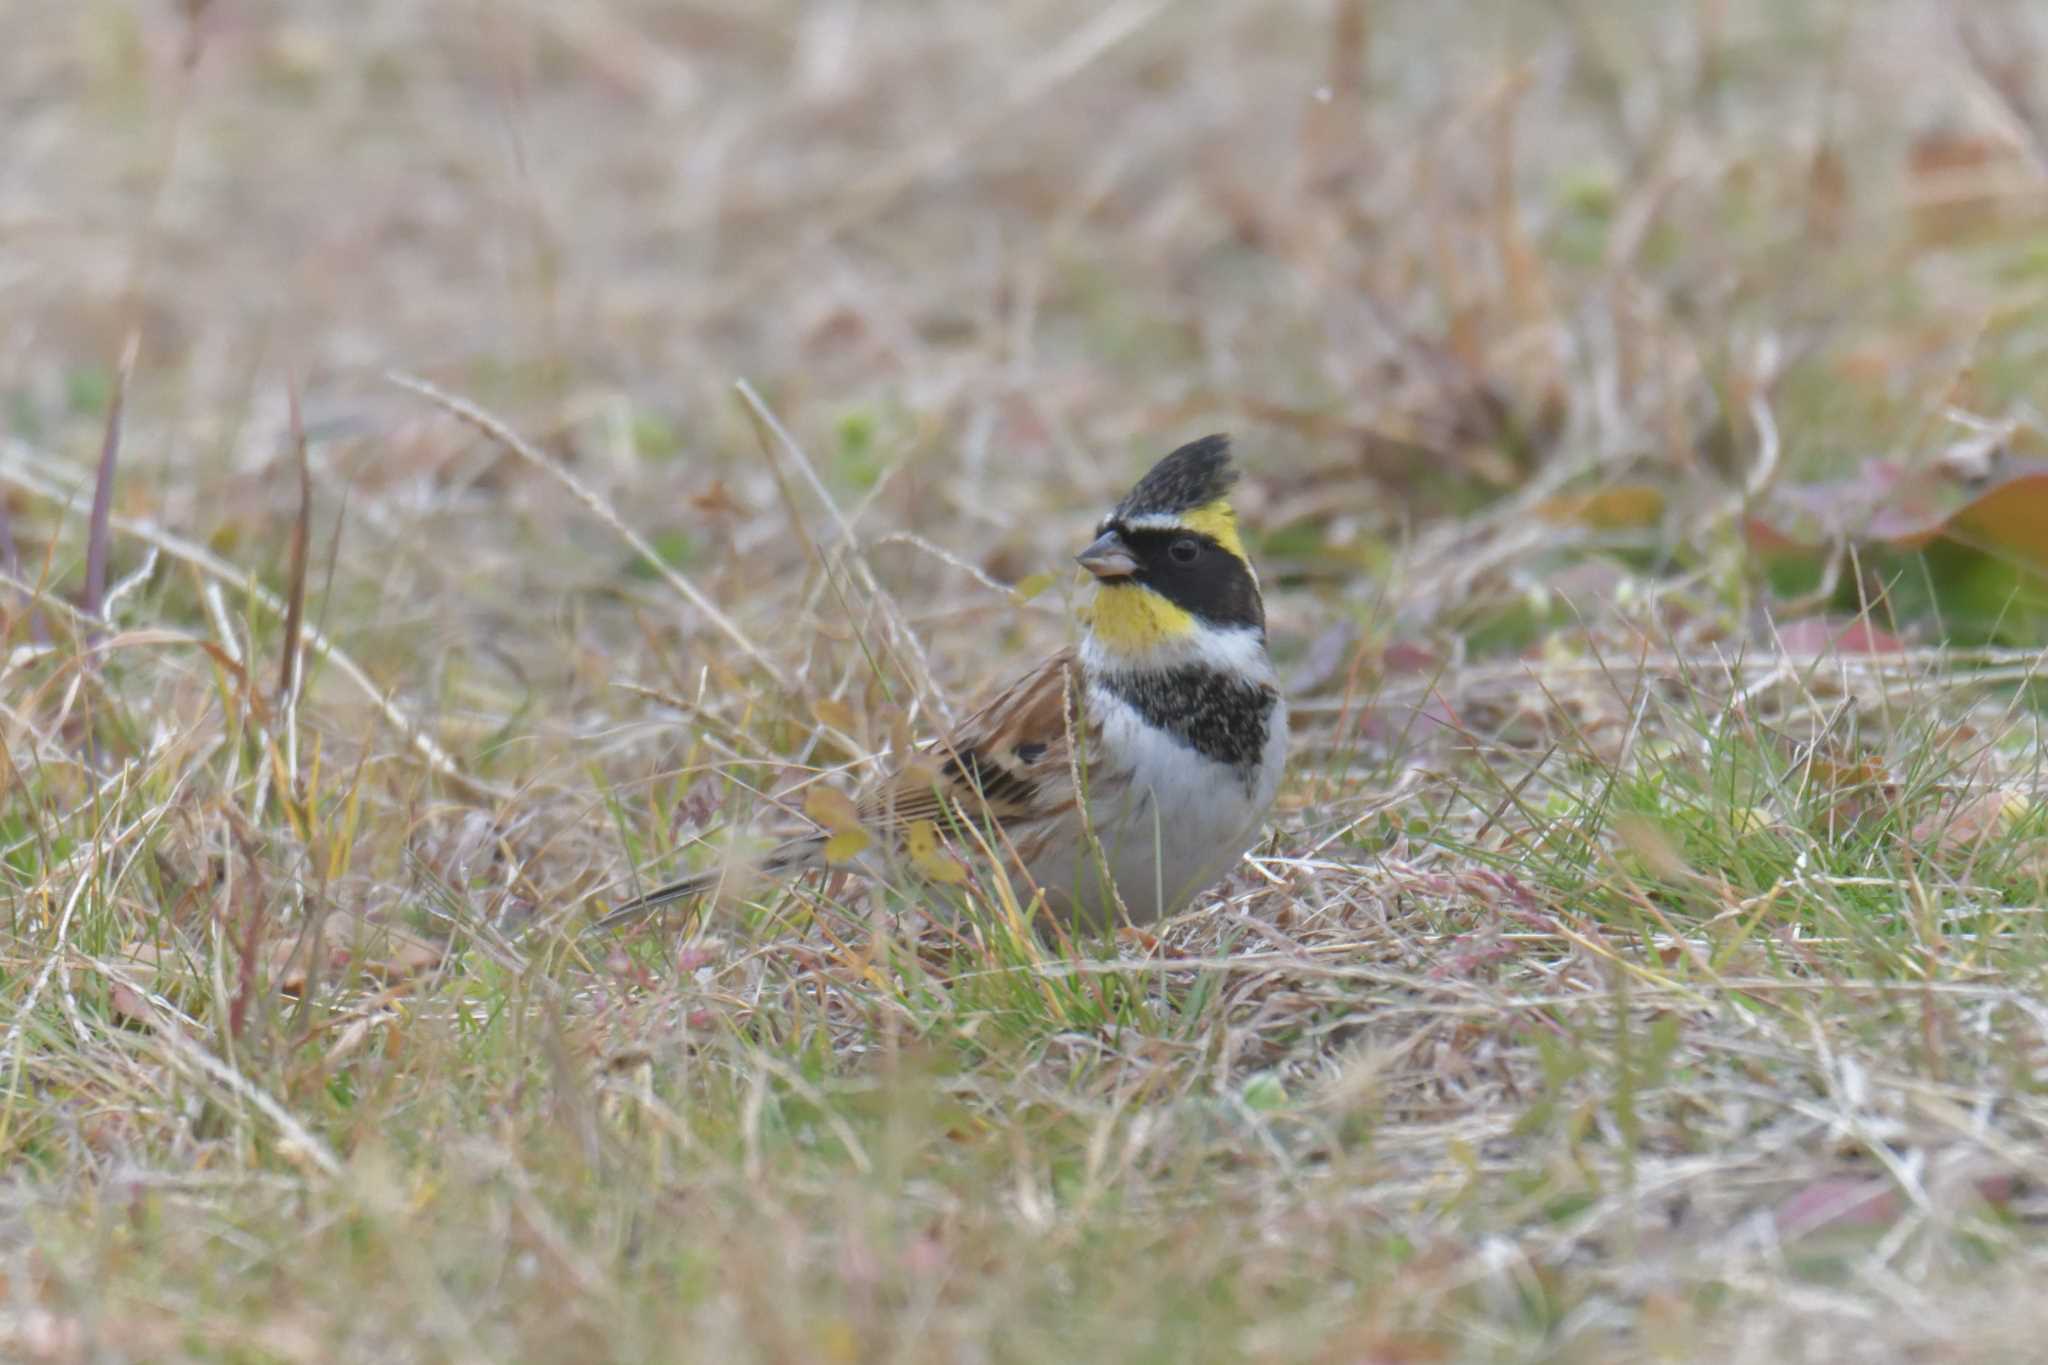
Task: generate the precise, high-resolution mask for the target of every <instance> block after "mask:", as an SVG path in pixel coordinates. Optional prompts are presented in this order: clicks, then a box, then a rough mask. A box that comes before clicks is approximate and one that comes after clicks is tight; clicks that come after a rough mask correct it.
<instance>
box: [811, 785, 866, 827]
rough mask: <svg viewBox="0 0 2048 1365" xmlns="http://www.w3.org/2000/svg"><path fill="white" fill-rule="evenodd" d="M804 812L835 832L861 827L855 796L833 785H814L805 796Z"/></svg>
mask: <svg viewBox="0 0 2048 1365" xmlns="http://www.w3.org/2000/svg"><path fill="white" fill-rule="evenodd" d="M804 814H805V815H807V816H809V817H810V818H811V819H812V820H814V821H816V822H817V823H818V824H819V825H821V826H823V827H824V828H826V829H829V830H831V831H832V832H833V833H834V834H845V833H847V832H848V831H850V830H857V829H859V828H860V811H859V809H858V808H856V807H855V806H854V804H853V798H852V797H850V796H848V795H847V794H846V793H845V792H843V791H839V790H838V789H836V788H833V787H812V788H811V789H810V791H809V792H808V793H806V794H805V796H804Z"/></svg>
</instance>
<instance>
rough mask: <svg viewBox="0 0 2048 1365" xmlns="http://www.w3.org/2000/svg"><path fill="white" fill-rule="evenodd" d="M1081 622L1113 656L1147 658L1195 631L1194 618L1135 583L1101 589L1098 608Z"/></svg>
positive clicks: (1085, 612) (1087, 609)
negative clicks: (1143, 656) (1146, 655)
mask: <svg viewBox="0 0 2048 1365" xmlns="http://www.w3.org/2000/svg"><path fill="white" fill-rule="evenodd" d="M1081 619H1082V620H1083V621H1086V622H1087V623H1088V626H1089V628H1090V629H1091V630H1093V631H1094V632H1095V638H1096V640H1097V641H1098V642H1099V643H1101V645H1102V646H1103V647H1104V648H1105V649H1107V650H1109V651H1110V652H1111V653H1113V654H1133V655H1138V654H1146V653H1149V652H1151V651H1152V650H1155V649H1157V648H1159V646H1161V645H1164V644H1170V643H1172V642H1173V641H1175V640H1180V639H1184V638H1186V637H1187V635H1188V634H1189V633H1190V632H1191V631H1193V630H1194V628H1195V618H1194V617H1193V616H1192V615H1190V614H1189V613H1188V612H1185V611H1183V610H1181V608H1179V607H1176V606H1175V605H1174V604H1173V603H1171V602H1169V601H1167V600H1166V599H1165V598H1164V597H1161V596H1160V595H1159V594H1158V593H1156V592H1154V591H1152V589H1150V588H1141V587H1139V586H1138V585H1137V584H1136V583H1113V582H1112V583H1104V584H1102V585H1100V586H1099V587H1097V588H1096V590H1095V604H1094V605H1093V606H1091V607H1085V608H1083V609H1082V612H1081Z"/></svg>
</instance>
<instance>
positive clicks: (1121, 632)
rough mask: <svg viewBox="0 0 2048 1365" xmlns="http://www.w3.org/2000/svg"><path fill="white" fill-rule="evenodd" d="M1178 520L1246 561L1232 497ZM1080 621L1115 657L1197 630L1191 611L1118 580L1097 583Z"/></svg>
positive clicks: (1143, 651)
mask: <svg viewBox="0 0 2048 1365" xmlns="http://www.w3.org/2000/svg"><path fill="white" fill-rule="evenodd" d="M1175 522H1176V524H1177V525H1180V526H1183V527H1185V528H1187V529H1188V530H1190V531H1194V532H1196V533H1197V534H1200V535H1205V536H1208V537H1209V538H1210V539H1212V540H1214V541H1215V542H1216V543H1217V544H1218V545H1220V546H1222V547H1223V548H1224V549H1225V550H1228V551H1229V552H1230V553H1231V554H1234V555H1236V556H1237V557H1238V558H1239V559H1243V558H1244V557H1245V554H1244V541H1243V540H1241V539H1239V538H1238V534H1237V512H1236V510H1235V509H1234V508H1232V507H1231V505H1230V502H1229V500H1228V499H1225V498H1218V499H1216V500H1215V501H1214V502H1208V503H1204V504H1202V505H1201V506H1200V507H1197V508H1196V509H1195V510H1194V511H1192V512H1185V513H1182V514H1181V515H1180V516H1179V517H1177V518H1175ZM1081 619H1082V620H1083V621H1085V622H1087V623H1088V625H1089V626H1090V628H1092V629H1093V630H1094V632H1095V638H1096V640H1097V642H1098V643H1100V644H1101V645H1102V647H1103V648H1105V649H1107V650H1109V651H1110V652H1111V653H1113V654H1125V655H1144V654H1147V653H1150V652H1151V651H1152V650H1155V649H1157V648H1159V647H1160V646H1161V645H1166V644H1172V643H1174V642H1176V641H1179V640H1184V639H1186V638H1187V637H1188V636H1189V635H1191V634H1193V633H1194V630H1195V618H1194V616H1193V614H1192V613H1190V612H1188V611H1187V610H1186V609H1184V608H1182V607H1177V606H1175V605H1174V604H1173V603H1171V602H1169V601H1167V600H1166V599H1165V598H1164V597H1161V596H1160V595H1159V594H1158V593H1156V592H1154V591H1152V590H1151V589H1150V588H1145V587H1140V586H1139V585H1137V584H1136V583H1122V582H1117V581H1115V580H1111V581H1108V582H1104V583H1101V584H1099V585H1097V587H1096V590H1095V604H1094V605H1093V606H1092V607H1086V608H1083V609H1082V612H1081Z"/></svg>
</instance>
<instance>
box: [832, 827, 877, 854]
mask: <svg viewBox="0 0 2048 1365" xmlns="http://www.w3.org/2000/svg"><path fill="white" fill-rule="evenodd" d="M873 842H874V840H873V839H872V838H870V837H869V835H868V832H867V831H866V830H864V829H862V828H861V827H860V826H859V825H855V826H854V827H853V828H852V829H843V830H840V831H839V833H837V834H835V835H833V836H832V837H831V838H829V839H827V840H826V841H825V861H826V862H828V863H843V862H846V861H848V860H849V859H853V858H858V857H859V856H860V855H861V854H863V853H865V852H867V849H868V845H869V844H871V843H873Z"/></svg>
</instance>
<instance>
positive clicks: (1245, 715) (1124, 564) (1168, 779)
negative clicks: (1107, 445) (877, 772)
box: [596, 436, 1287, 928]
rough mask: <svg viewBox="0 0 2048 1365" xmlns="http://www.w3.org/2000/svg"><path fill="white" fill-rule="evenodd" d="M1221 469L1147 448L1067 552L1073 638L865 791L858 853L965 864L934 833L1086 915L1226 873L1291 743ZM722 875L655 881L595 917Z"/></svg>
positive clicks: (1220, 462) (773, 858)
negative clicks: (1076, 561)
mask: <svg viewBox="0 0 2048 1365" xmlns="http://www.w3.org/2000/svg"><path fill="white" fill-rule="evenodd" d="M1233 480H1234V474H1233V473H1232V471H1231V470H1230V468H1229V446H1228V443H1227V442H1226V441H1225V440H1224V438H1222V437H1219V436H1212V437H1208V438H1206V439H1204V440H1201V441H1196V442H1193V443H1191V444H1189V445H1186V446H1183V447H1181V448H1180V449H1179V450H1176V451H1175V452H1174V453H1173V454H1171V455H1169V456H1167V457H1166V458H1165V459H1163V460H1161V461H1160V462H1159V463H1158V464H1157V465H1156V466H1154V468H1153V469H1152V471H1151V472H1150V473H1149V474H1147V475H1146V476H1145V478H1144V479H1143V480H1141V481H1140V482H1139V483H1138V485H1137V486H1136V487H1135V488H1133V489H1132V490H1131V492H1130V494H1129V495H1128V496H1126V497H1125V499H1124V500H1123V501H1122V502H1121V503H1119V504H1118V505H1117V507H1116V508H1115V509H1114V510H1113V511H1112V512H1111V513H1110V514H1109V516H1108V517H1106V518H1104V520H1103V521H1102V523H1101V525H1100V526H1099V527H1098V528H1097V529H1098V532H1099V534H1098V537H1097V539H1096V541H1095V543H1094V544H1092V545H1090V546H1089V547H1088V549H1087V550H1086V551H1084V552H1083V553H1082V554H1081V556H1080V557H1079V558H1080V562H1081V563H1082V565H1083V566H1084V567H1086V568H1087V569H1088V570H1089V571H1090V572H1091V573H1093V574H1094V575H1095V576H1096V578H1097V580H1098V587H1097V591H1096V600H1095V602H1094V604H1093V606H1092V608H1091V609H1090V610H1089V611H1088V613H1087V616H1086V629H1085V631H1084V634H1083V637H1082V639H1081V641H1080V643H1079V644H1078V645H1077V646H1074V647H1071V648H1068V649H1063V650H1061V651H1059V652H1058V653H1056V654H1054V655H1053V656H1052V657H1050V658H1048V659H1046V660H1045V661H1044V662H1043V663H1041V664H1040V665H1039V666H1038V667H1037V668H1035V669H1033V670H1032V671H1031V672H1029V673H1027V674H1025V675H1024V676H1023V677H1022V678H1019V679H1018V680H1017V681H1016V682H1014V683H1012V684H1011V685H1010V686H1009V687H1007V688H1005V689H1004V690H1003V691H1002V692H1001V693H999V694H998V695H997V696H996V697H995V698H994V699H993V700H991V701H990V702H988V703H987V704H986V705H985V706H983V707H982V708H981V709H979V710H978V711H976V712H975V713H974V714H973V715H971V716H969V717H968V718H967V719H966V720H965V721H963V722H962V723H961V724H960V725H959V726H958V727H956V728H955V729H954V730H953V732H952V733H951V734H950V735H948V736H947V737H946V738H945V739H943V740H940V741H937V742H935V743H933V744H929V745H926V746H925V747H923V748H922V749H920V750H919V751H918V752H917V754H916V755H914V756H913V757H912V758H911V759H910V761H908V762H907V763H905V764H904V765H903V766H902V767H900V768H898V769H896V770H895V771H894V772H892V773H890V774H889V775H887V776H886V777H883V778H882V779H880V780H879V781H877V782H875V783H874V784H871V785H870V786H869V787H868V788H866V789H865V790H863V791H862V792H861V794H860V796H859V797H858V799H857V801H856V803H855V810H856V813H857V815H858V827H859V829H861V830H862V831H866V832H869V833H871V834H872V835H874V836H875V837H874V839H873V848H872V850H871V852H870V855H869V856H870V857H873V856H875V855H877V854H878V855H880V857H881V859H882V860H884V861H889V860H892V859H894V855H896V854H899V853H901V852H903V851H904V850H906V849H907V850H908V852H909V854H910V857H909V859H908V860H907V863H908V865H909V866H910V868H911V870H912V871H913V872H914V873H916V872H919V871H920V870H922V871H925V872H930V871H933V870H934V869H936V870H938V871H941V872H943V871H945V870H946V869H948V868H957V867H960V866H961V864H960V863H958V862H957V861H955V860H954V859H953V855H952V853H951V852H939V853H934V852H933V850H934V848H935V847H936V848H940V849H947V850H960V851H961V852H968V851H970V850H973V849H976V848H978V849H980V850H984V851H987V852H991V853H994V854H995V855H996V856H997V857H998V859H999V860H1000V861H1001V862H1002V863H1003V864H1004V871H1005V873H1006V874H1007V875H1009V876H1011V878H1012V885H1013V887H1015V888H1016V890H1017V893H1018V899H1019V901H1020V903H1021V902H1024V901H1025V900H1027V899H1028V898H1029V897H1030V896H1031V895H1032V893H1033V889H1035V890H1036V892H1037V893H1039V894H1041V895H1042V897H1043V905H1044V908H1045V910H1046V911H1047V912H1049V913H1050V914H1052V915H1054V916H1056V917H1058V918H1060V919H1063V920H1065V921H1067V922H1069V923H1073V924H1077V925H1083V926H1092V927H1101V926H1104V925H1106V924H1109V923H1112V922H1114V921H1115V920H1117V919H1119V918H1121V917H1123V916H1128V917H1129V918H1130V919H1132V920H1136V921H1145V920H1152V919H1156V918H1158V917H1160V916H1162V915H1167V914H1171V913H1173V912H1175V911H1177V910H1179V909H1181V908H1182V907H1183V906H1185V905H1186V904H1187V903H1188V902H1189V901H1190V900H1191V899H1193V898H1194V897H1195V896H1196V895H1198V894H1200V893H1201V892H1202V891H1204V890H1207V889H1208V888H1209V887H1210V886H1212V885H1214V884H1215V883H1216V882H1217V881H1218V880H1219V879H1221V878H1222V877H1223V876H1224V875H1225V874H1227V873H1228V871H1229V870H1230V868H1231V867H1232V866H1233V865H1234V864H1235V863H1236V862H1237V860H1238V859H1239V858H1241V857H1242V856H1243V855H1244V853H1245V851H1246V850H1247V849H1249V848H1250V847H1251V846H1252V844H1253V843H1254V842H1255V841H1256V840H1257V838H1258V835H1259V831H1260V828H1261V826H1262V825H1263V823H1264V820H1265V816H1266V812H1267V810H1268V809H1269V808H1270V806H1271V805H1272V801H1273V795H1274V791H1275V789H1276V788H1277V787H1278V785H1279V781H1280V775H1281V771H1282V769H1283V768H1284V767H1285V764H1286V755H1287V708H1286V704H1285V703H1284V702H1283V701H1282V700H1281V698H1280V695H1279V690H1278V686H1277V683H1276V680H1275V677H1274V673H1273V666H1272V662H1271V660H1270V659H1269V658H1268V657H1267V654H1266V633H1265V613H1264V607H1263V604H1262V602H1261V600H1260V597H1259V590H1258V579H1257V575H1256V574H1255V573H1254V572H1253V570H1252V568H1251V564H1250V562H1249V560H1248V559H1247V558H1246V557H1245V553H1244V547H1243V544H1242V542H1241V541H1240V540H1239V538H1238V534H1237V528H1236V518H1235V515H1234V513H1233V512H1232V510H1231V507H1230V504H1229V502H1228V501H1227V493H1228V490H1229V487H1230V485H1231V483H1232V482H1233ZM829 842H830V836H829V835H828V834H823V833H820V834H811V835H805V836H802V837H799V838H796V839H792V840H790V841H788V842H786V843H784V844H782V845H780V846H778V847H777V848H775V849H774V850H773V851H771V852H770V853H769V854H768V855H767V857H765V858H764V859H762V860H761V862H760V864H759V867H760V870H761V871H762V872H764V873H768V874H771V875H775V874H785V873H789V872H794V871H801V870H805V869H812V868H818V867H823V866H825V865H826V862H827V859H826V853H827V848H828V844H829ZM895 860H896V861H899V862H900V861H903V860H900V859H895ZM969 861H972V859H970V860H969ZM1019 874H1021V877H1020V875H1019ZM1105 874H1106V875H1105ZM724 876H725V873H724V872H722V871H719V872H707V873H700V874H698V875H697V876H695V877H690V878H686V879H684V880H682V881H679V882H676V883H674V884H673V885H670V886H666V887H663V888H661V889H660V890H658V891H654V892H652V893H650V894H648V895H646V896H643V897H641V898H639V899H638V900H635V901H632V902H630V903H628V904H626V905H623V906H620V907H619V908H618V909H617V910H615V911H613V912H612V913H611V914H609V915H607V916H605V917H604V918H603V919H601V920H599V921H598V922H597V925H596V927H598V928H606V927H613V926H617V925H621V924H625V923H628V922H630V921H632V920H636V919H639V918H640V917H642V916H643V915H645V914H646V913H648V912H649V911H651V910H653V909H654V908H656V907H657V906H660V905H663V904H666V903H668V902H670V901H674V900H680V899H683V898H686V897H689V896H692V895H696V894H699V893H701V892H704V891H709V890H711V889H713V888H714V887H715V886H716V885H717V884H718V883H719V882H720V881H721V880H723V878H724Z"/></svg>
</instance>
